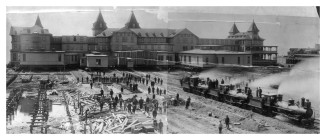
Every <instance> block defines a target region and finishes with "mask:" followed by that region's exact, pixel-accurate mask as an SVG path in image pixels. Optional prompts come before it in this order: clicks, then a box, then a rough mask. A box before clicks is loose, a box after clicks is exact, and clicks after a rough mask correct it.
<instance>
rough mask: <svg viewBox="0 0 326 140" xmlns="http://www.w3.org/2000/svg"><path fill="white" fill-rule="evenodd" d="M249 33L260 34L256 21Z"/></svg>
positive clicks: (253, 22)
mask: <svg viewBox="0 0 326 140" xmlns="http://www.w3.org/2000/svg"><path fill="white" fill-rule="evenodd" d="M247 32H254V33H258V32H259V29H258V28H257V25H256V23H255V21H252V23H251V25H250V27H249V29H248V31H247Z"/></svg>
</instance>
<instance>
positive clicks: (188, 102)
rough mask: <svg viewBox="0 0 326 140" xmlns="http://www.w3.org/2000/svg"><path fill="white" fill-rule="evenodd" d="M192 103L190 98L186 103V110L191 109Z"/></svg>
mask: <svg viewBox="0 0 326 140" xmlns="http://www.w3.org/2000/svg"><path fill="white" fill-rule="evenodd" d="M190 101H191V99H190V96H189V97H188V99H187V102H186V109H188V108H189V105H190Z"/></svg>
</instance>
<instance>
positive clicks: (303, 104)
mask: <svg viewBox="0 0 326 140" xmlns="http://www.w3.org/2000/svg"><path fill="white" fill-rule="evenodd" d="M305 101H306V99H305V98H304V97H302V98H301V106H302V107H305V104H306V102H305Z"/></svg>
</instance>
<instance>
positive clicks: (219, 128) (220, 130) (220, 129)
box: [218, 121, 223, 134]
mask: <svg viewBox="0 0 326 140" xmlns="http://www.w3.org/2000/svg"><path fill="white" fill-rule="evenodd" d="M222 128H223V125H222V121H220V124H219V125H218V133H220V134H222Z"/></svg>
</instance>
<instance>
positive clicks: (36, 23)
mask: <svg viewBox="0 0 326 140" xmlns="http://www.w3.org/2000/svg"><path fill="white" fill-rule="evenodd" d="M34 26H39V27H41V28H43V25H42V23H41V20H40V16H39V15H37V19H36V22H35V25H34Z"/></svg>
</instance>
